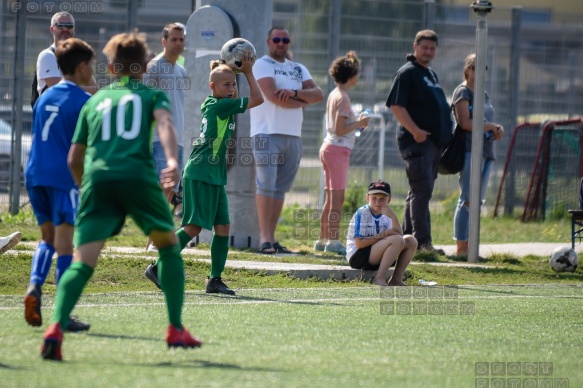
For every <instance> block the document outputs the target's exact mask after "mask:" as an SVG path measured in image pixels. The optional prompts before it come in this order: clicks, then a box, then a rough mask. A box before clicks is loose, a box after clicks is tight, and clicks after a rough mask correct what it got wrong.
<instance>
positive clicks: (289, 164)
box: [253, 134, 302, 199]
mask: <svg viewBox="0 0 583 388" xmlns="http://www.w3.org/2000/svg"><path fill="white" fill-rule="evenodd" d="M253 139H254V142H253V155H254V157H255V184H256V185H257V190H256V192H255V193H256V194H259V195H263V196H265V197H272V198H275V199H284V198H285V193H287V192H288V191H290V189H291V187H292V185H293V183H294V179H295V178H296V174H297V173H298V169H299V168H300V159H301V158H302V139H301V138H299V137H297V136H288V135H277V134H276V135H265V134H259V135H255V136H254V137H253Z"/></svg>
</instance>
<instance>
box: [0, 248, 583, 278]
mask: <svg viewBox="0 0 583 388" xmlns="http://www.w3.org/2000/svg"><path fill="white" fill-rule="evenodd" d="M22 244H24V245H27V246H30V248H31V249H34V247H35V246H36V243H22ZM563 245H566V246H570V244H569V243H565V244H549V243H527V244H484V245H481V246H480V256H484V257H488V256H491V255H492V254H511V255H515V256H520V257H521V256H526V255H538V256H547V255H550V254H551V252H552V251H553V250H554V249H555V248H556V247H558V246H563ZM436 248H440V249H443V250H444V251H445V253H446V254H447V255H453V254H454V253H455V246H453V245H445V246H436ZM575 248H576V249H575V250H576V251H577V252H578V253H581V252H583V246H582V245H578V246H576V247H575ZM17 252H23V251H10V252H7V253H6V254H14V253H17ZM25 252H30V254H32V251H25ZM103 252H104V253H106V254H109V255H112V254H113V255H115V254H116V253H123V254H132V255H135V256H134V257H136V258H142V259H147V260H153V259H154V257H153V256H147V255H145V251H144V249H143V248H131V247H107V246H106V248H105V249H104V250H103ZM183 252H184V253H185V254H188V255H200V256H203V257H209V255H210V253H209V251H208V250H207V249H197V248H185V249H184V251H183ZM242 253H243V252H238V251H230V252H229V260H227V263H226V266H227V267H229V268H234V269H245V270H250V271H257V272H263V273H265V274H267V275H275V274H282V273H284V274H288V275H289V276H293V277H296V278H298V279H308V278H319V279H334V280H351V279H360V280H370V279H372V278H374V276H375V275H376V271H363V270H359V269H353V268H350V267H349V266H348V265H337V264H330V265H328V264H300V263H283V262H267V261H246V260H236V256H237V255H239V254H242ZM294 256H296V255H294V254H275V255H272V256H271V257H285V258H290V257H294ZM188 260H195V261H201V262H206V263H210V259H206V258H188ZM332 260H334V261H335V262H338V260H337V259H332ZM423 264H425V265H433V266H441V267H461V268H492V266H488V265H483V264H473V263H463V262H462V263H435V262H415V261H414V262H412V263H411V265H413V266H416V265H423ZM392 273H393V270H392V269H391V270H390V271H389V274H388V275H387V278H389V277H390V276H391V275H392Z"/></svg>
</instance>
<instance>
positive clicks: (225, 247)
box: [211, 234, 229, 278]
mask: <svg viewBox="0 0 583 388" xmlns="http://www.w3.org/2000/svg"><path fill="white" fill-rule="evenodd" d="M228 253H229V236H217V235H216V234H213V240H212V241H211V278H220V277H221V274H222V273H223V271H224V269H225V263H226V262H227V254H228Z"/></svg>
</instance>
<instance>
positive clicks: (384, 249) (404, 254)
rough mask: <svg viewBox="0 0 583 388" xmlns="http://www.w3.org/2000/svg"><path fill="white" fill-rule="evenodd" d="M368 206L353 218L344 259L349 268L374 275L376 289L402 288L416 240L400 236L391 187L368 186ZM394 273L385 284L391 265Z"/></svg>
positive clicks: (385, 183) (349, 227) (372, 184)
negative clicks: (391, 206)
mask: <svg viewBox="0 0 583 388" xmlns="http://www.w3.org/2000/svg"><path fill="white" fill-rule="evenodd" d="M366 200H367V201H368V205H364V206H362V207H360V208H359V209H358V210H357V211H356V213H354V215H353V216H352V219H351V220H350V224H349V226H348V232H347V234H346V259H347V260H348V263H349V264H350V266H351V267H352V268H356V269H364V270H370V271H377V273H376V276H375V278H374V279H373V281H372V283H373V284H376V285H378V286H405V285H406V284H405V283H403V280H402V279H403V274H404V273H405V269H406V268H407V266H408V265H409V263H410V262H411V259H412V258H413V255H414V254H415V251H416V250H417V240H416V239H415V237H413V236H412V235H409V234H408V235H403V230H402V229H401V226H400V225H401V224H400V223H399V220H398V219H397V215H396V214H395V212H394V211H393V210H392V209H391V208H390V206H389V203H390V202H391V186H390V185H389V184H388V183H387V182H384V181H381V180H379V181H376V182H371V184H370V185H369V186H368V191H367V193H366ZM395 261H396V262H397V264H396V265H395V271H394V272H393V276H391V278H390V279H389V282H388V283H387V280H386V279H387V273H388V271H389V268H390V267H391V265H393V263H395Z"/></svg>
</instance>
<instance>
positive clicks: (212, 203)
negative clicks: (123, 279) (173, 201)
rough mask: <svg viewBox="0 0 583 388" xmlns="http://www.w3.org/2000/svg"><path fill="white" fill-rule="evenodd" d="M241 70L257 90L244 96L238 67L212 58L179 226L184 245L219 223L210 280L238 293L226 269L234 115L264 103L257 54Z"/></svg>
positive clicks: (215, 288)
mask: <svg viewBox="0 0 583 388" xmlns="http://www.w3.org/2000/svg"><path fill="white" fill-rule="evenodd" d="M242 63H243V64H242V66H241V68H240V71H241V72H242V73H243V74H244V75H245V77H246V78H247V82H248V83H249V90H250V93H251V95H250V96H249V97H240V98H239V97H238V92H237V80H236V78H235V73H234V71H233V69H231V68H230V67H229V66H227V65H224V64H221V63H220V62H219V61H212V62H211V73H210V77H209V87H210V89H211V91H212V96H208V97H207V98H206V100H205V101H204V102H203V103H202V105H201V108H202V124H201V128H200V136H199V138H198V139H196V141H195V142H194V144H193V148H192V152H191V154H190V157H189V158H188V161H187V162H186V167H185V169H184V176H183V189H182V190H183V202H182V212H183V215H182V225H183V227H182V228H180V229H178V230H177V231H176V235H177V236H178V242H179V245H180V248H181V249H183V248H184V247H185V246H186V244H188V242H189V241H190V240H192V239H193V238H194V237H196V236H197V235H198V234H199V233H200V231H201V230H202V229H203V228H204V229H208V230H211V229H213V228H214V234H213V239H212V241H211V273H210V278H209V280H208V282H207V285H206V292H207V293H220V294H227V295H235V291H233V290H231V289H230V288H229V287H227V286H226V285H225V283H223V281H222V279H221V275H222V273H223V270H224V269H225V263H226V261H227V254H228V252H229V231H230V224H231V221H230V219H229V204H228V202H227V191H226V189H225V185H226V184H227V158H226V156H227V150H228V147H227V146H228V144H229V139H230V138H231V137H232V136H233V133H234V132H235V119H234V117H233V115H235V114H237V113H243V112H245V111H246V110H247V109H251V108H253V107H256V106H257V105H260V104H262V103H263V95H262V94H261V90H260V89H259V85H258V84H257V81H256V80H255V77H254V76H253V71H252V67H253V59H252V56H251V54H250V53H248V52H246V54H245V55H244V56H243V58H242ZM158 263H159V261H158V262H156V264H150V265H149V266H148V268H147V269H146V276H147V277H148V279H150V280H151V281H152V282H153V283H154V284H156V286H158V287H159V288H162V289H164V284H160V283H159V282H158V276H157V267H158Z"/></svg>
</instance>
